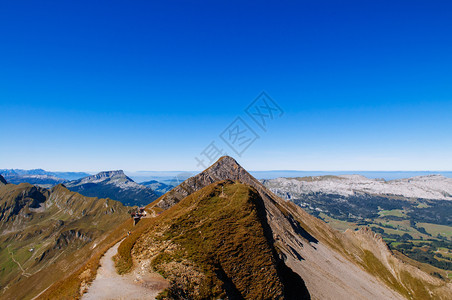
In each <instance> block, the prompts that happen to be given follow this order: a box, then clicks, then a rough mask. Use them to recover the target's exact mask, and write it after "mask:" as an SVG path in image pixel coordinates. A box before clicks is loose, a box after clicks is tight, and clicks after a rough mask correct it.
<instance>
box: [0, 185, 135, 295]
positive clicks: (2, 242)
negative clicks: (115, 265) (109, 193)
mask: <svg viewBox="0 0 452 300" xmlns="http://www.w3.org/2000/svg"><path fill="white" fill-rule="evenodd" d="M128 218H129V216H128V208H127V207H125V206H123V205H122V204H121V203H119V202H117V201H113V200H110V199H98V198H88V197H84V196H82V195H80V194H78V193H74V192H71V191H69V190H68V189H66V188H65V187H64V186H62V185H58V186H56V187H54V188H53V189H52V190H47V189H43V188H39V187H35V186H32V185H30V184H26V183H22V184H20V185H13V184H7V185H3V186H1V187H0V286H1V292H0V298H4V299H29V298H31V297H32V296H35V295H37V294H38V293H40V292H42V291H43V290H45V289H46V288H48V287H49V286H50V285H51V284H52V283H54V282H56V281H58V280H60V279H61V278H62V277H66V276H67V275H69V274H70V273H72V272H73V270H74V268H77V267H79V266H80V265H82V264H83V263H85V262H86V261H87V260H88V259H89V258H90V257H91V255H92V254H93V253H95V252H96V251H97V250H98V248H99V245H100V244H101V242H102V241H103V240H104V239H105V236H106V234H107V233H108V232H110V231H112V230H113V229H114V228H115V227H116V225H113V224H117V223H118V222H123V221H125V220H127V219H128Z"/></svg>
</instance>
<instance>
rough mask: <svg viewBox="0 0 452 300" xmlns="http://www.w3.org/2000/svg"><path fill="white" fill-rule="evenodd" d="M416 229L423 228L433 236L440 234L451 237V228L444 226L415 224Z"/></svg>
mask: <svg viewBox="0 0 452 300" xmlns="http://www.w3.org/2000/svg"><path fill="white" fill-rule="evenodd" d="M417 226H418V227H424V228H425V230H426V231H427V232H428V233H430V234H431V235H433V236H437V235H438V234H441V235H442V236H447V237H451V236H452V227H451V226H445V225H437V224H430V223H417Z"/></svg>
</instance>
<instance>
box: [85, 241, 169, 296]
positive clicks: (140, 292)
mask: <svg viewBox="0 0 452 300" xmlns="http://www.w3.org/2000/svg"><path fill="white" fill-rule="evenodd" d="M120 243H121V242H119V243H117V244H116V245H114V246H113V247H111V248H110V249H109V250H108V251H107V252H106V253H105V255H104V256H103V257H102V258H101V260H100V267H99V269H98V270H97V276H96V279H95V280H94V281H93V283H92V284H91V286H90V287H89V288H88V291H87V293H85V294H84V295H83V297H82V299H83V300H91V299H92V300H94V299H96V300H99V299H155V297H156V296H157V295H158V293H160V292H161V291H162V290H163V289H165V288H166V287H167V286H168V284H167V282H166V281H165V279H163V277H162V276H160V275H159V274H155V273H149V272H148V271H147V270H148V269H149V267H148V266H146V265H141V266H138V267H136V268H135V269H134V270H133V271H132V272H131V273H129V274H127V275H119V274H118V273H116V269H115V264H114V262H113V259H112V258H113V256H115V255H116V253H117V252H118V247H119V244H120Z"/></svg>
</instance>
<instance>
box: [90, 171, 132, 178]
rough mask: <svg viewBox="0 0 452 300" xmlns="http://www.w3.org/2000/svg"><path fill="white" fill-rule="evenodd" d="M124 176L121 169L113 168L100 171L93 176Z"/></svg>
mask: <svg viewBox="0 0 452 300" xmlns="http://www.w3.org/2000/svg"><path fill="white" fill-rule="evenodd" d="M118 175H119V176H125V175H126V174H124V171H123V170H113V171H102V172H99V173H97V174H96V175H94V176H99V177H113V176H118Z"/></svg>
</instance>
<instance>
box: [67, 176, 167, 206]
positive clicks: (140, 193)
mask: <svg viewBox="0 0 452 300" xmlns="http://www.w3.org/2000/svg"><path fill="white" fill-rule="evenodd" d="M65 186H66V187H67V188H68V189H70V190H71V191H74V192H78V193H80V194H82V195H84V196H89V197H100V198H110V199H114V200H117V201H120V202H121V203H123V204H124V205H128V206H134V205H137V206H144V205H147V204H149V203H150V202H152V201H153V200H155V199H157V198H158V196H160V194H158V193H156V192H155V191H154V190H153V189H152V188H150V187H146V186H143V185H140V184H138V183H136V182H134V181H133V180H132V179H130V178H129V177H127V176H126V175H125V174H124V172H123V171H122V170H117V171H107V172H100V173H98V174H96V175H92V176H87V177H84V178H81V179H78V180H73V181H70V182H67V183H65Z"/></svg>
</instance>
